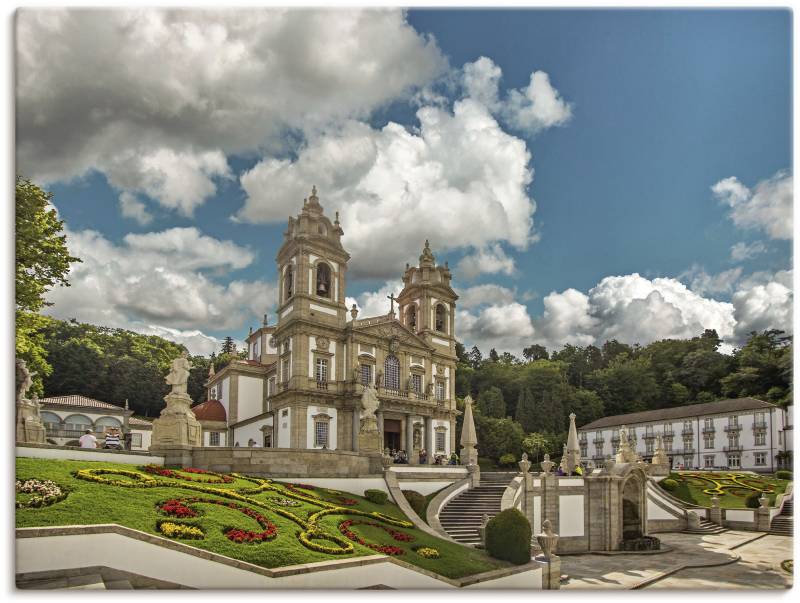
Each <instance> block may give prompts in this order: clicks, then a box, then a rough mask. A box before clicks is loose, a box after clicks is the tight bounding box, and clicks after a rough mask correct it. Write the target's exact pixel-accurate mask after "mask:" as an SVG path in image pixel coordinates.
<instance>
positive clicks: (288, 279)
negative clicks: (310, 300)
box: [283, 266, 294, 299]
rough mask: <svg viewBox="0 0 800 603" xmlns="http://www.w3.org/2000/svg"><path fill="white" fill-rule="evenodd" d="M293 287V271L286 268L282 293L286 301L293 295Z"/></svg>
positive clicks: (289, 267) (290, 268)
mask: <svg viewBox="0 0 800 603" xmlns="http://www.w3.org/2000/svg"><path fill="white" fill-rule="evenodd" d="M293 286H294V270H292V267H291V266H288V267H287V268H286V273H285V274H284V277H283V291H284V295H285V298H286V299H290V298H291V297H292V295H293V293H294V292H293Z"/></svg>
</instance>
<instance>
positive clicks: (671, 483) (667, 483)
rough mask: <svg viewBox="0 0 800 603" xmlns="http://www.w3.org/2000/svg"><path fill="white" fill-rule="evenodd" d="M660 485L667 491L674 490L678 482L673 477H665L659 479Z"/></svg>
mask: <svg viewBox="0 0 800 603" xmlns="http://www.w3.org/2000/svg"><path fill="white" fill-rule="evenodd" d="M661 487H662V488H664V490H666V491H667V492H674V491H675V489H676V488H677V487H678V482H677V481H676V480H674V479H671V478H669V477H668V478H667V479H662V480H661Z"/></svg>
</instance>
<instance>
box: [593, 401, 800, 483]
mask: <svg viewBox="0 0 800 603" xmlns="http://www.w3.org/2000/svg"><path fill="white" fill-rule="evenodd" d="M792 408H793V407H791V406H790V407H789V409H788V411H785V410H783V409H781V408H779V407H778V406H776V405H774V404H771V403H769V402H765V401H763V400H757V399H755V398H737V399H733V400H717V401H715V402H708V403H705V404H692V405H689V406H679V407H676V408H663V409H659V410H648V411H644V412H635V413H629V414H625V415H616V416H613V417H603V418H602V419H597V420H596V421H592V422H591V423H589V424H588V425H583V426H582V427H580V428H579V429H578V438H579V442H580V447H581V457H582V458H583V459H584V460H589V459H591V460H593V461H594V462H595V463H600V462H603V461H604V460H605V459H608V458H609V457H611V456H613V455H615V454H616V453H617V448H618V446H619V429H620V427H622V426H623V425H626V426H627V427H628V438H629V441H630V443H631V447H632V448H633V449H635V450H636V452H637V453H639V454H640V455H641V456H642V458H643V459H645V460H649V459H650V458H652V456H653V453H654V452H655V443H656V436H657V435H658V434H661V436H662V439H663V444H664V449H665V452H666V453H667V456H669V457H670V459H671V461H672V466H673V468H675V469H680V468H683V469H721V468H725V469H746V470H752V471H762V472H771V471H774V470H776V469H779V468H780V467H781V466H791V460H789V461H788V462H787V461H786V460H785V458H786V453H787V452H788V453H791V450H792V433H793V432H792V427H791V415H792ZM789 458H791V457H790V456H789Z"/></svg>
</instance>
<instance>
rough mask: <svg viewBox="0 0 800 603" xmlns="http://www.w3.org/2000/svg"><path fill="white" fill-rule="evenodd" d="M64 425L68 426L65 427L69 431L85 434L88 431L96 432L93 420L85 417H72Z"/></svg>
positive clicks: (65, 420)
mask: <svg viewBox="0 0 800 603" xmlns="http://www.w3.org/2000/svg"><path fill="white" fill-rule="evenodd" d="M64 423H65V424H66V425H65V427H66V428H67V431H80V432H84V431H86V430H87V429H91V430H93V431H94V426H93V425H92V420H91V419H90V418H89V417H87V416H85V415H70V416H68V417H67V418H66V419H64ZM81 435H83V433H81Z"/></svg>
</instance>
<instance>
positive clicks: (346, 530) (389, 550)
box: [339, 519, 414, 555]
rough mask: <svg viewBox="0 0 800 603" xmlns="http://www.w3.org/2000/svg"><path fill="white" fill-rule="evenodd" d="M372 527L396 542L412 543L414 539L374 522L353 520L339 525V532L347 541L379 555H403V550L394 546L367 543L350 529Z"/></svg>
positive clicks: (409, 535)
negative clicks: (353, 527) (359, 526)
mask: <svg viewBox="0 0 800 603" xmlns="http://www.w3.org/2000/svg"><path fill="white" fill-rule="evenodd" d="M358 525H362V526H372V527H374V528H379V529H381V530H383V531H384V532H386V533H387V534H389V535H390V536H391V537H392V538H394V539H395V540H397V541H398V542H412V541H413V540H414V537H413V536H412V535H411V534H406V533H405V532H400V531H399V530H393V529H392V528H389V527H387V526H383V525H381V524H379V523H376V522H374V521H356V520H354V519H347V520H345V521H343V522H341V523H340V524H339V531H340V532H341V533H342V534H343V535H344V536H345V537H346V538H348V539H350V540H352V541H353V542H357V543H358V544H360V545H362V546H365V547H367V548H370V549H372V550H373V551H378V552H379V553H383V554H385V555H402V554H404V553H405V551H403V549H401V548H400V547H397V546H394V545H385V544H375V543H372V542H367V541H366V540H364V539H363V538H362V537H361V536H359V535H358V534H356V533H355V532H354V531H353V530H351V529H350V528H351V527H352V526H358Z"/></svg>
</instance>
